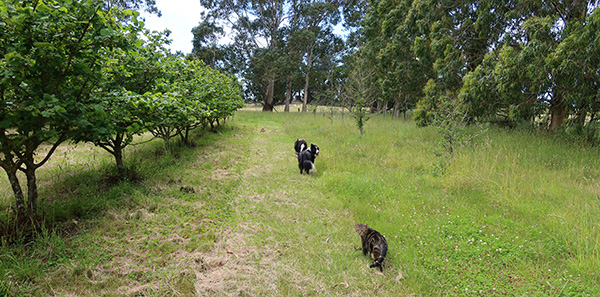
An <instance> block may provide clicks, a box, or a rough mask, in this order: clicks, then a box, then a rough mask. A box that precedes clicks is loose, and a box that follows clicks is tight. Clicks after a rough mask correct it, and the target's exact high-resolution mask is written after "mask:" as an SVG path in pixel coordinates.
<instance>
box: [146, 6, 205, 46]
mask: <svg viewBox="0 0 600 297" xmlns="http://www.w3.org/2000/svg"><path fill="white" fill-rule="evenodd" d="M156 6H157V7H158V9H159V10H160V11H161V12H162V16H161V17H157V16H156V15H150V14H148V13H146V12H141V16H142V17H143V18H145V19H146V22H145V24H146V26H145V27H146V28H147V29H150V30H157V31H163V30H164V29H169V30H171V35H170V36H169V38H170V39H171V40H173V41H172V43H171V45H170V48H171V51H172V52H176V51H181V52H183V53H185V54H188V53H190V52H192V39H193V38H194V35H192V28H193V27H196V26H197V25H198V23H200V11H201V8H200V1H198V0H156Z"/></svg>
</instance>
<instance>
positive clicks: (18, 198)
mask: <svg viewBox="0 0 600 297" xmlns="http://www.w3.org/2000/svg"><path fill="white" fill-rule="evenodd" d="M4 171H5V172H6V175H7V176H8V180H9V181H10V186H11V187H12V190H13V194H14V195H15V208H16V209H17V219H19V218H24V217H25V216H26V215H27V209H26V207H25V196H24V195H23V189H22V188H21V184H20V183H19V178H18V177H17V170H16V169H14V170H12V169H11V168H4Z"/></svg>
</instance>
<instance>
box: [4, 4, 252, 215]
mask: <svg viewBox="0 0 600 297" xmlns="http://www.w3.org/2000/svg"><path fill="white" fill-rule="evenodd" d="M126 2H127V1H126ZM129 2H132V1H129ZM143 3H153V1H146V2H143ZM138 16H139V13H138V12H136V11H132V10H129V9H122V7H121V6H119V5H107V2H104V1H99V0H95V1H70V0H59V1H54V0H47V1H31V2H30V1H19V0H8V1H3V2H1V3H0V97H1V99H2V100H1V101H0V166H1V167H2V169H4V171H5V172H6V174H7V176H8V180H9V181H10V185H11V187H12V190H13V193H14V197H15V214H16V218H17V221H18V222H21V223H23V222H27V221H29V218H33V217H35V216H36V214H37V210H38V205H37V201H38V199H37V198H38V192H37V178H36V171H37V169H38V168H40V167H41V166H43V165H44V164H45V163H46V162H47V161H48V160H49V158H50V157H51V156H52V154H53V153H54V151H55V150H56V148H57V147H58V146H59V145H60V144H61V143H63V142H65V141H69V140H73V141H83V142H91V143H94V144H95V145H98V146H99V147H101V148H103V149H105V150H106V151H108V152H109V153H110V154H112V155H113V156H114V158H115V161H116V166H117V172H118V177H119V178H121V179H122V178H125V177H126V173H127V171H126V168H125V166H124V164H123V149H124V148H126V147H127V145H129V144H130V143H131V141H132V139H133V136H134V135H138V134H141V133H144V132H146V131H149V132H151V133H152V134H153V135H154V136H156V137H159V138H161V139H163V140H164V143H165V149H166V150H169V140H170V139H172V138H173V137H180V138H181V140H182V142H183V143H188V142H189V138H188V135H189V134H188V133H189V131H190V130H191V129H193V128H195V127H199V126H210V127H214V126H215V125H218V124H219V123H222V121H223V120H224V119H225V118H227V117H229V116H231V115H232V114H233V112H234V111H235V110H236V109H238V108H240V107H241V106H242V105H243V101H242V100H241V86H240V85H239V83H238V82H237V80H236V79H235V78H234V77H233V76H230V75H226V74H223V73H221V72H219V71H217V70H214V69H212V68H210V67H209V66H206V65H204V63H203V62H201V61H198V60H186V59H185V58H184V57H183V56H181V55H176V54H171V53H170V52H169V51H168V50H166V49H165V44H166V43H168V42H169V41H168V39H167V36H166V33H159V32H148V31H147V30H145V29H144V23H143V22H142V21H140V20H139V19H138ZM42 148H44V149H42ZM18 172H22V173H24V175H25V177H26V182H25V184H24V185H23V184H21V183H20V181H19V178H18V176H17V173H18ZM23 186H25V187H23ZM17 226H20V225H19V224H17Z"/></svg>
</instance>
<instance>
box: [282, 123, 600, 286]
mask: <svg viewBox="0 0 600 297" xmlns="http://www.w3.org/2000/svg"><path fill="white" fill-rule="evenodd" d="M285 126H286V132H287V133H289V134H292V135H298V136H304V137H306V138H308V139H310V141H312V142H316V143H318V144H319V145H320V147H321V156H320V157H319V161H318V162H319V163H320V164H321V167H324V168H325V169H324V170H323V171H322V172H321V176H320V180H319V181H320V182H321V183H322V187H323V189H326V190H327V191H329V192H331V193H333V194H334V195H335V196H336V197H338V199H340V201H342V202H343V203H344V207H345V208H347V209H348V210H349V211H351V212H352V214H353V216H354V218H355V220H356V221H357V222H364V223H368V224H369V225H371V226H373V227H374V228H376V229H378V230H379V231H381V232H382V233H383V234H384V235H385V236H386V237H387V238H388V241H389V242H390V246H391V248H390V250H391V253H392V255H393V260H392V263H393V265H395V266H398V267H402V269H403V270H406V273H407V274H408V275H410V276H411V277H409V278H408V279H407V281H406V282H407V283H410V285H411V286H415V288H417V289H416V290H415V292H421V293H423V292H429V293H439V294H449V295H455V294H462V293H467V294H468V293H473V292H475V293H479V292H481V294H483V295H489V294H502V293H504V292H507V293H509V294H517V295H520V294H532V295H533V294H542V295H550V294H565V295H577V294H583V295H585V294H592V295H593V294H598V293H600V292H599V291H598V290H599V287H598V283H600V272H599V271H600V270H599V269H600V257H599V256H600V244H599V242H598V240H599V239H600V230H599V225H598V223H597V220H596V217H597V214H598V213H599V211H600V200H599V199H598V197H600V184H599V183H598V177H599V176H598V174H600V166H599V165H600V162H599V158H598V155H599V152H598V150H597V149H593V148H586V147H581V146H580V145H578V144H573V143H566V142H564V141H561V140H560V139H558V138H553V137H551V136H548V135H545V134H542V133H535V132H530V131H506V130H500V129H493V128H492V129H489V130H488V131H487V132H485V134H483V135H480V136H479V137H478V138H477V139H476V141H475V142H474V143H472V144H471V145H467V146H465V147H462V148H460V149H459V151H458V156H457V158H456V160H454V162H453V164H452V165H451V167H450V168H448V172H447V173H446V174H444V175H442V176H436V174H434V173H435V164H436V163H437V162H439V160H436V157H435V156H434V154H433V152H434V151H435V150H436V145H437V144H436V143H437V139H438V137H439V136H438V135H436V132H435V130H434V129H432V128H416V127H415V125H414V123H412V122H403V121H392V120H391V119H389V118H382V117H374V118H373V119H372V120H371V121H370V122H369V123H368V125H367V127H366V128H365V130H366V134H365V135H364V136H363V138H362V139H361V138H360V137H359V132H358V131H357V130H356V129H355V128H353V127H352V123H351V122H350V121H346V122H342V121H337V122H335V123H334V124H329V123H328V121H325V120H321V119H315V120H312V121H311V120H308V118H307V117H304V118H302V117H297V121H294V120H290V119H287V120H286V121H285ZM417 279H418V280H417ZM426 288H428V289H426ZM422 290H424V291H422Z"/></svg>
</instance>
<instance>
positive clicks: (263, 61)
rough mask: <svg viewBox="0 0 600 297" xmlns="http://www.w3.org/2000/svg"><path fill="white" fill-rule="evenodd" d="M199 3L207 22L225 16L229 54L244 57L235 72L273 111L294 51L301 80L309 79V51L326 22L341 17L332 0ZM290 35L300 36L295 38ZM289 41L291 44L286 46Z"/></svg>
mask: <svg viewBox="0 0 600 297" xmlns="http://www.w3.org/2000/svg"><path fill="white" fill-rule="evenodd" d="M200 3H201V5H202V6H203V7H205V8H206V9H207V10H208V12H207V14H206V16H205V17H206V19H207V20H208V21H209V22H217V23H219V22H223V21H225V22H226V24H227V25H228V26H230V27H231V29H232V35H233V36H234V41H233V43H232V46H233V48H231V50H232V51H231V52H230V54H233V53H236V56H234V57H230V59H237V61H238V63H239V62H240V61H241V62H242V63H241V64H237V66H239V68H238V69H237V73H236V75H238V76H240V77H244V79H245V80H246V81H245V82H246V84H245V85H246V87H247V90H249V91H250V92H247V93H250V95H251V97H252V98H254V99H260V100H261V101H263V102H264V103H263V110H264V111H272V110H273V105H274V104H275V101H276V100H275V98H276V97H277V96H278V95H277V94H276V92H275V91H276V88H278V86H276V84H277V82H280V81H282V80H285V84H287V83H288V82H290V81H291V78H292V75H291V74H290V69H291V68H290V63H289V62H290V61H296V57H295V56H294V55H295V53H298V54H301V55H302V54H303V53H304V54H305V56H304V65H305V66H306V68H307V69H305V81H306V80H307V79H309V76H310V74H309V73H310V69H309V68H310V67H311V65H312V64H311V63H312V61H311V57H310V53H311V51H312V50H314V48H315V44H316V43H317V42H319V40H320V38H321V36H322V35H323V32H327V30H328V28H329V27H331V25H330V23H331V22H333V23H335V22H337V20H339V11H338V4H336V2H335V1H316V0H315V1H308V2H307V1H298V0H266V1H265V0H250V1H240V0H232V1H212V0H201V1H200ZM300 32H302V33H300ZM293 34H302V36H303V37H297V38H293V37H292V35H293ZM296 41H298V43H296ZM291 43H294V44H293V45H291V46H288V45H290V44H291ZM292 68H293V67H292ZM287 86H289V85H286V87H287ZM288 90H289V89H288ZM290 96H291V94H290V95H288V98H289V97H290Z"/></svg>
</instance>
